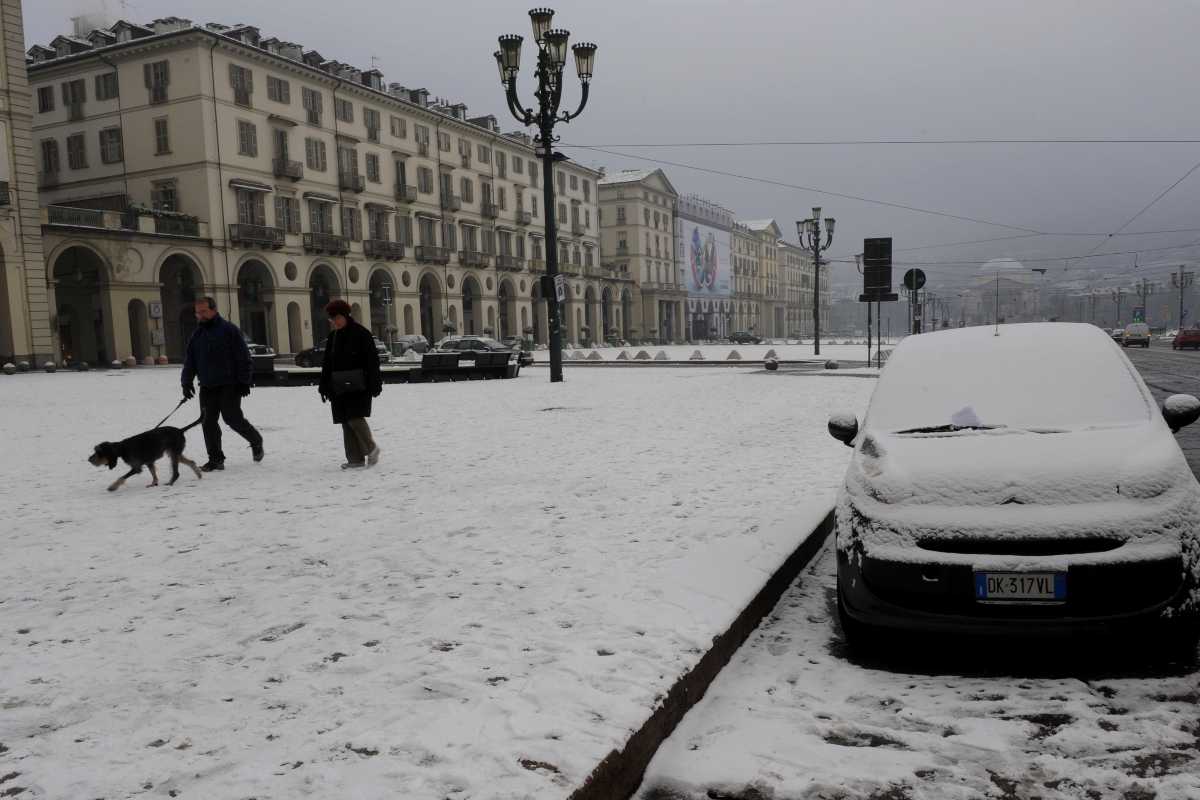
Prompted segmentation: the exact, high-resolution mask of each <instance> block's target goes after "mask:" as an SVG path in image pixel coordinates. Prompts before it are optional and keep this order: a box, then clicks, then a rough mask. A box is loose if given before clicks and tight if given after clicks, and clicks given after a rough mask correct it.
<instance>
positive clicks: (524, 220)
mask: <svg viewBox="0 0 1200 800" xmlns="http://www.w3.org/2000/svg"><path fill="white" fill-rule="evenodd" d="M517 224H518V225H532V224H533V214H531V213H529V212H528V211H518V212H517Z"/></svg>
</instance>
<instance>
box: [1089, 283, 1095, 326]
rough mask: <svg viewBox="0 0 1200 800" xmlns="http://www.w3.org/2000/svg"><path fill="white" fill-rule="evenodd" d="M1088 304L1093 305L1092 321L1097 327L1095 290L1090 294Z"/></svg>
mask: <svg viewBox="0 0 1200 800" xmlns="http://www.w3.org/2000/svg"><path fill="white" fill-rule="evenodd" d="M1088 302H1090V303H1091V304H1092V313H1091V321H1092V324H1093V325H1095V324H1096V291H1095V290H1094V289H1093V290H1092V291H1091V292H1088Z"/></svg>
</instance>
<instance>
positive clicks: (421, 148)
mask: <svg viewBox="0 0 1200 800" xmlns="http://www.w3.org/2000/svg"><path fill="white" fill-rule="evenodd" d="M417 155H421V156H428V155H429V142H417Z"/></svg>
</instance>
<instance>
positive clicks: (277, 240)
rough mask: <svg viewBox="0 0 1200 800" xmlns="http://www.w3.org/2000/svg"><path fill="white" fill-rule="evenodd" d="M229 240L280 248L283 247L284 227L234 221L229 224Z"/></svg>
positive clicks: (275, 248)
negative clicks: (244, 223)
mask: <svg viewBox="0 0 1200 800" xmlns="http://www.w3.org/2000/svg"><path fill="white" fill-rule="evenodd" d="M229 241H231V242H233V243H234V244H244V245H248V246H251V247H270V248H271V249H272V250H278V249H279V248H281V247H283V228H272V227H269V226H267V225H243V224H241V223H233V224H231V225H230V226H229Z"/></svg>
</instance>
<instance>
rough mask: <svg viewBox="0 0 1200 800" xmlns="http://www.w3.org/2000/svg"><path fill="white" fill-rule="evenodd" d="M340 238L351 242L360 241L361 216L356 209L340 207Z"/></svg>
mask: <svg viewBox="0 0 1200 800" xmlns="http://www.w3.org/2000/svg"><path fill="white" fill-rule="evenodd" d="M342 236H345V237H347V238H349V239H350V240H351V241H355V242H361V241H362V214H361V212H359V210H358V209H357V208H353V207H350V206H342Z"/></svg>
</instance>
